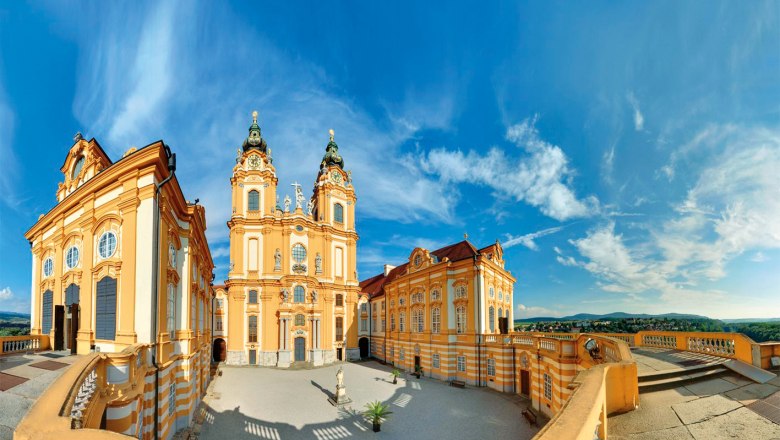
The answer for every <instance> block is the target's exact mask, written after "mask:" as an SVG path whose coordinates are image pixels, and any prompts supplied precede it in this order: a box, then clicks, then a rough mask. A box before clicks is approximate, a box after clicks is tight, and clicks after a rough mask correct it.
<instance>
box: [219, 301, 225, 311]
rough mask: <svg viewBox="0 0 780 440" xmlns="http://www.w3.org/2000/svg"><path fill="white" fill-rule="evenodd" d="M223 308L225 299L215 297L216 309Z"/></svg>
mask: <svg viewBox="0 0 780 440" xmlns="http://www.w3.org/2000/svg"><path fill="white" fill-rule="evenodd" d="M223 308H225V300H224V299H222V298H217V309H219V310H222V309H223Z"/></svg>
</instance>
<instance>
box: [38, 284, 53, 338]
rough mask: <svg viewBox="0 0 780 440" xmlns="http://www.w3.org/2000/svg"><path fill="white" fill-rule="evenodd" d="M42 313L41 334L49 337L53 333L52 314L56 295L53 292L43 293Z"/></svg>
mask: <svg viewBox="0 0 780 440" xmlns="http://www.w3.org/2000/svg"><path fill="white" fill-rule="evenodd" d="M41 302H42V305H41V311H42V312H43V314H42V319H41V333H43V334H44V335H48V334H49V333H50V332H51V312H52V309H53V307H54V306H53V304H52V303H53V302H54V293H53V292H52V291H51V290H47V291H45V292H43V298H42V301H41Z"/></svg>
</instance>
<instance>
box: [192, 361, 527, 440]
mask: <svg viewBox="0 0 780 440" xmlns="http://www.w3.org/2000/svg"><path fill="white" fill-rule="evenodd" d="M342 365H343V367H344V384H345V385H346V387H347V395H348V396H349V397H350V398H351V399H352V400H353V402H352V403H351V404H350V405H348V406H347V407H346V408H344V409H337V408H335V407H333V406H332V405H331V404H330V403H328V397H330V396H332V393H333V391H334V390H335V386H336V371H338V368H339V366H342ZM220 368H221V370H222V376H217V377H215V381H214V382H213V383H212V384H211V386H210V387H209V392H208V395H207V397H206V398H205V399H204V402H203V405H202V409H203V413H202V414H203V422H202V425H201V427H200V433H199V434H200V435H199V438H200V439H203V440H209V439H225V438H229V439H272V440H282V439H307V438H310V439H318V440H320V439H322V440H324V439H327V440H332V439H342V438H387V439H395V438H398V439H401V438H403V439H410V438H427V439H436V438H453V439H460V438H463V439H467V438H501V439H508V438H512V439H530V438H531V437H533V436H534V435H535V434H536V432H537V431H538V429H537V428H531V427H530V426H529V425H528V423H526V422H525V419H524V418H523V416H522V415H521V411H522V409H523V408H524V406H525V405H524V403H523V402H522V401H518V399H517V398H513V397H511V396H509V395H506V394H502V393H498V392H495V391H493V390H489V389H486V388H470V387H469V388H466V389H459V388H453V387H450V386H448V384H447V383H446V382H442V381H439V380H436V379H431V378H425V377H423V378H421V379H417V378H415V377H413V376H407V377H406V378H403V377H401V378H399V379H398V384H397V385H393V384H392V379H391V377H390V371H391V368H390V367H389V366H385V365H382V364H380V363H378V362H374V361H368V362H361V363H345V364H340V365H335V366H328V367H323V368H315V369H310V370H277V369H271V368H252V367H227V366H222V367H220ZM374 400H379V401H382V402H384V403H389V404H390V409H391V411H393V414H392V415H391V416H390V418H389V420H387V421H386V422H385V423H383V424H382V431H381V432H379V433H374V432H373V431H372V429H371V424H370V422H368V421H366V420H365V419H364V418H363V416H362V414H361V413H362V411H363V409H364V406H365V404H366V403H368V402H370V401H374Z"/></svg>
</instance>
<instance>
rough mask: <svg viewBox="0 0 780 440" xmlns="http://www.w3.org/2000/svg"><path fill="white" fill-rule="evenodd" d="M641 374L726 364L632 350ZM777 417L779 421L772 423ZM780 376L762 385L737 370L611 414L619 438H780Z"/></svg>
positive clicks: (650, 396)
mask: <svg viewBox="0 0 780 440" xmlns="http://www.w3.org/2000/svg"><path fill="white" fill-rule="evenodd" d="M632 354H633V355H634V359H635V360H636V362H637V367H638V370H639V374H640V375H642V374H648V373H653V372H656V371H665V370H672V369H679V368H683V367H692V366H699V365H703V364H707V363H711V362H715V363H722V362H724V361H725V359H723V358H716V357H713V356H708V355H703V354H696V353H690V352H682V351H677V350H669V349H652V348H641V349H639V348H636V349H633V350H632ZM773 420H774V422H773ZM779 422H780V377H775V378H774V379H772V380H771V381H769V382H767V383H764V384H758V383H755V382H753V381H751V380H749V379H747V378H745V377H743V376H740V375H738V374H736V373H732V372H728V373H726V374H722V375H720V376H719V377H715V378H710V379H706V380H703V381H698V382H693V383H688V384H686V385H682V386H678V387H676V388H673V389H666V390H662V391H654V392H648V393H643V394H641V395H640V406H639V408H638V409H637V410H635V411H632V412H629V413H626V414H621V415H617V416H613V417H610V418H609V434H610V436H609V438H610V439H617V440H649V439H670V440H671V439H674V440H693V439H695V440H704V439H706V440H718V439H746V440H748V439H749V440H753V439H767V440H769V439H780V424H778V423H779Z"/></svg>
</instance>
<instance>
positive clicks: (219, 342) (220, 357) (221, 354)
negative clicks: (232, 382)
mask: <svg viewBox="0 0 780 440" xmlns="http://www.w3.org/2000/svg"><path fill="white" fill-rule="evenodd" d="M225 345H226V344H225V340H224V339H222V338H217V339H215V340H214V348H213V349H212V353H213V358H214V362H225V356H226V355H227V350H226V347H225Z"/></svg>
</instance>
